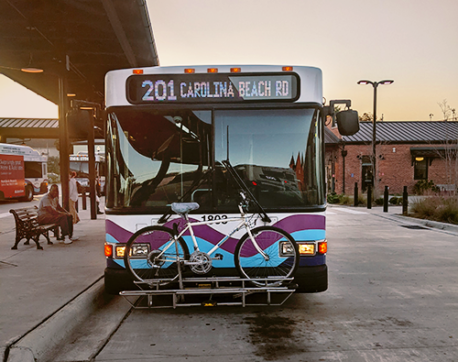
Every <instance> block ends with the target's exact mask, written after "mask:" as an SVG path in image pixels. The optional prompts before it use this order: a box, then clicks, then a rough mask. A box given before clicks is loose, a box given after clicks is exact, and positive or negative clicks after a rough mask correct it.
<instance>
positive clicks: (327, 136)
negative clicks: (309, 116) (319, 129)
mask: <svg viewBox="0 0 458 362" xmlns="http://www.w3.org/2000/svg"><path fill="white" fill-rule="evenodd" d="M324 143H325V144H333V143H339V137H337V136H336V135H335V134H334V133H332V131H331V130H330V129H329V128H328V127H324Z"/></svg>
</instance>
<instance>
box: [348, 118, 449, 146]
mask: <svg viewBox="0 0 458 362" xmlns="http://www.w3.org/2000/svg"><path fill="white" fill-rule="evenodd" d="M376 133H377V134H376V136H377V137H376V139H377V142H391V143H437V142H444V141H445V140H450V141H452V142H453V141H455V142H457V140H458V122H457V121H440V122H437V121H426V122H377V128H376ZM342 141H345V142H346V143H367V142H372V122H360V129H359V132H357V133H356V134H354V135H353V136H342Z"/></svg>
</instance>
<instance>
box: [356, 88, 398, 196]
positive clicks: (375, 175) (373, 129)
mask: <svg viewBox="0 0 458 362" xmlns="http://www.w3.org/2000/svg"><path fill="white" fill-rule="evenodd" d="M393 82H394V80H381V81H379V82H372V81H370V80H360V81H359V82H358V84H370V85H372V87H373V88H374V120H373V122H372V183H373V185H374V195H375V193H376V190H377V187H376V180H377V173H376V160H377V158H376V156H377V155H376V149H375V145H376V135H377V130H376V127H377V87H378V86H379V84H383V85H388V84H392V83H393Z"/></svg>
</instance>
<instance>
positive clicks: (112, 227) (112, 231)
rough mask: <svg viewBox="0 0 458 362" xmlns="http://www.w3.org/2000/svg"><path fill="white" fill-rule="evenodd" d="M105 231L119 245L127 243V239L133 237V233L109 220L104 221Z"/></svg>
mask: <svg viewBox="0 0 458 362" xmlns="http://www.w3.org/2000/svg"><path fill="white" fill-rule="evenodd" d="M105 231H106V233H107V234H109V235H111V236H112V237H114V238H115V239H116V240H117V241H118V242H120V243H127V241H128V240H129V238H130V237H131V236H132V235H133V233H131V232H130V231H127V230H126V229H124V228H122V227H121V226H119V225H118V224H115V223H114V222H113V221H111V220H105Z"/></svg>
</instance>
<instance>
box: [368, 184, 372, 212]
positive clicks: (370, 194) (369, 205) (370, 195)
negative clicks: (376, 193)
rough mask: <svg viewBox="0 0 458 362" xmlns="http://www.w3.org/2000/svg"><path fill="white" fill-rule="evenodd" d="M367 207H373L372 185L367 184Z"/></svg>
mask: <svg viewBox="0 0 458 362" xmlns="http://www.w3.org/2000/svg"><path fill="white" fill-rule="evenodd" d="M367 208H368V209H372V185H367Z"/></svg>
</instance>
